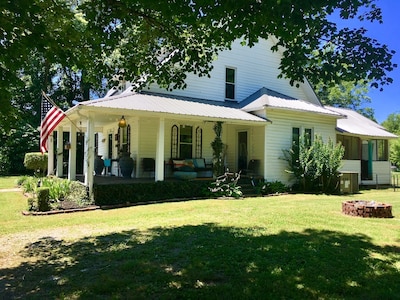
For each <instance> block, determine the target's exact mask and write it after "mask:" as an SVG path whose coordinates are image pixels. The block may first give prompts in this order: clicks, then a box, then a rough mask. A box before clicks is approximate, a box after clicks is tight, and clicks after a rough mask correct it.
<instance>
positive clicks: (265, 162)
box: [263, 125, 268, 179]
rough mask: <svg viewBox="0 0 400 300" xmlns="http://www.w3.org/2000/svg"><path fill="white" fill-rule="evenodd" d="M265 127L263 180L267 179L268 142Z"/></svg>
mask: <svg viewBox="0 0 400 300" xmlns="http://www.w3.org/2000/svg"><path fill="white" fill-rule="evenodd" d="M267 132H268V131H267V125H264V166H263V167H264V179H267V166H268V164H267V147H268V141H267Z"/></svg>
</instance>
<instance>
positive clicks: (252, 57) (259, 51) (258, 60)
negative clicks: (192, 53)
mask: <svg viewBox="0 0 400 300" xmlns="http://www.w3.org/2000/svg"><path fill="white" fill-rule="evenodd" d="M272 45H273V43H272V42H271V41H270V40H260V42H259V43H258V44H256V45H255V46H254V47H252V48H250V47H247V46H242V45H240V41H236V42H235V43H234V44H233V46H232V50H229V51H228V50H227V51H223V52H221V53H220V54H219V55H218V58H217V59H216V60H215V61H214V62H213V66H214V69H213V70H212V71H211V73H210V75H211V77H210V78H208V77H207V76H205V77H198V76H197V75H194V74H187V79H186V80H185V82H186V83H187V88H186V89H184V90H174V91H167V90H166V89H162V88H159V87H157V86H156V85H155V84H153V85H151V87H150V90H151V91H153V92H159V93H164V94H172V95H179V96H185V97H195V98H203V99H208V100H216V101H224V98H225V68H226V67H231V68H235V69H236V99H235V100H236V101H239V102H240V101H242V100H243V99H245V98H247V97H248V96H249V95H251V94H253V93H254V92H256V91H257V90H259V89H260V88H262V87H266V88H269V89H271V90H274V91H277V92H280V93H282V94H285V95H288V96H291V97H294V98H298V99H303V100H308V101H311V102H313V103H316V104H317V103H318V101H317V100H316V97H315V94H314V92H313V91H312V89H311V87H310V86H309V85H308V84H307V83H304V84H300V88H296V87H294V86H291V85H290V83H289V80H288V79H278V78H277V76H278V75H279V73H280V72H279V69H278V67H279V64H280V60H281V54H280V53H279V52H272V51H271V50H270V48H271V47H272Z"/></svg>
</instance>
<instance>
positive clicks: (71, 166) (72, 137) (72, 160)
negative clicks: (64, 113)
mask: <svg viewBox="0 0 400 300" xmlns="http://www.w3.org/2000/svg"><path fill="white" fill-rule="evenodd" d="M69 142H70V145H71V148H70V149H69V160H68V179H69V180H75V179H76V127H75V126H74V124H72V123H71V128H70V131H69Z"/></svg>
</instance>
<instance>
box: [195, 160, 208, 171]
mask: <svg viewBox="0 0 400 300" xmlns="http://www.w3.org/2000/svg"><path fill="white" fill-rule="evenodd" d="M193 164H194V167H195V168H199V169H204V168H205V167H206V162H205V160H204V158H193Z"/></svg>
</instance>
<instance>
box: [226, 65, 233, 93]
mask: <svg viewBox="0 0 400 300" xmlns="http://www.w3.org/2000/svg"><path fill="white" fill-rule="evenodd" d="M225 99H228V100H234V99H235V69H233V68H226V69H225Z"/></svg>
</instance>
